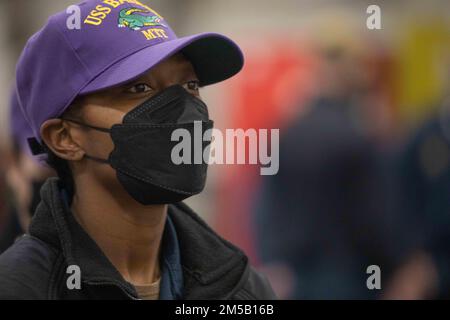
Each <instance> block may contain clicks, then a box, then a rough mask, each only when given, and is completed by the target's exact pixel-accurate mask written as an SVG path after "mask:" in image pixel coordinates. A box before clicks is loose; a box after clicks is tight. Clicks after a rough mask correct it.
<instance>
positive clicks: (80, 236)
mask: <svg viewBox="0 0 450 320" xmlns="http://www.w3.org/2000/svg"><path fill="white" fill-rule="evenodd" d="M41 199H42V201H41V203H40V204H39V206H38V208H37V210H36V213H35V216H34V217H33V221H32V223H31V225H30V234H31V235H32V236H35V237H37V238H39V239H41V240H43V241H45V242H46V243H48V244H49V245H51V246H53V247H55V248H57V249H59V250H61V251H62V253H63V256H64V258H65V261H66V263H67V265H77V266H79V267H80V269H81V270H82V278H83V282H85V283H87V284H90V285H115V286H117V287H119V288H120V289H122V291H123V292H124V293H125V294H126V295H127V296H128V297H130V298H135V297H136V296H137V294H136V292H135V290H134V287H133V286H132V285H131V284H129V283H128V282H127V281H125V280H124V279H123V277H122V276H121V274H120V273H119V272H118V271H117V270H116V268H115V267H114V266H113V265H112V263H111V262H110V261H109V260H108V258H107V257H106V256H105V255H104V254H103V252H102V251H101V250H100V248H99V247H98V246H97V244H96V243H95V242H94V241H93V240H92V239H91V238H90V236H89V235H88V234H87V233H86V232H85V231H84V230H83V228H82V227H81V226H80V225H79V224H78V223H77V221H76V220H75V218H74V217H73V215H72V214H71V212H70V210H69V209H68V208H67V206H66V205H65V202H64V201H63V199H62V195H61V189H60V186H59V180H58V179H57V178H50V179H48V181H47V182H46V183H45V184H44V186H43V187H42V189H41ZM168 214H169V217H170V218H171V221H172V222H173V227H174V229H175V230H176V235H177V238H178V242H179V249H180V253H181V265H182V269H183V270H182V272H183V280H184V289H183V291H184V292H183V298H184V299H226V298H229V297H230V296H231V295H232V294H233V293H234V292H235V291H236V290H238V289H239V287H238V284H239V286H240V285H241V284H242V283H243V277H244V276H245V275H246V272H245V271H246V270H247V269H248V261H247V257H246V256H245V255H244V253H243V252H242V251H240V250H239V249H238V248H236V247H235V246H233V245H232V244H230V243H229V242H227V241H226V240H224V239H222V238H221V237H219V236H218V235H217V234H216V233H215V232H214V231H213V230H211V229H210V228H209V227H208V226H207V225H206V223H204V222H203V221H202V220H201V219H200V218H199V217H198V215H197V214H195V213H194V212H193V211H192V210H191V209H190V208H189V207H188V206H186V205H185V204H183V203H178V204H175V205H170V206H169V211H168ZM166 263H170V261H167V262H166Z"/></svg>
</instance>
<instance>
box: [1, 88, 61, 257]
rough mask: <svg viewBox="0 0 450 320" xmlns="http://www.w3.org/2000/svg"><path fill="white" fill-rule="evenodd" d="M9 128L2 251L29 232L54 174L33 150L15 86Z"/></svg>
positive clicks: (29, 130)
mask: <svg viewBox="0 0 450 320" xmlns="http://www.w3.org/2000/svg"><path fill="white" fill-rule="evenodd" d="M10 128H11V132H10V141H11V147H10V155H11V156H10V158H9V161H8V164H7V167H6V174H5V176H6V186H7V191H5V193H6V194H7V195H8V196H7V199H6V201H5V203H6V207H7V209H6V212H7V214H6V219H5V221H6V222H5V223H4V224H3V228H2V231H1V232H0V239H1V240H0V252H3V251H4V250H6V249H7V248H8V247H9V246H10V245H11V244H12V243H13V242H14V241H15V239H16V238H17V237H18V236H20V235H21V234H23V233H26V232H27V230H28V226H29V224H30V221H31V218H32V217H33V214H34V211H35V209H36V207H37V205H38V204H39V202H40V189H41V186H42V185H43V184H44V182H45V180H46V179H47V178H48V177H49V176H51V175H52V174H53V172H52V171H51V170H50V169H49V168H48V167H46V166H44V165H43V164H41V163H39V161H38V160H37V159H36V158H34V157H33V156H32V154H31V151H30V149H29V147H28V141H27V138H29V137H31V136H32V132H31V129H30V127H29V125H28V123H27V122H26V120H25V118H24V117H23V114H22V110H21V109H20V106H19V102H18V101H17V98H16V94H15V90H13V92H12V93H11V99H10Z"/></svg>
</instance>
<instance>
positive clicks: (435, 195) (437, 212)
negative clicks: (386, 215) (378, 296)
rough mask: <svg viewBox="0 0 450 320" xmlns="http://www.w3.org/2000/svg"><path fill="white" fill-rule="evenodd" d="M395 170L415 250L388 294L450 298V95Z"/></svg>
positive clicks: (400, 206) (411, 141)
mask: <svg viewBox="0 0 450 320" xmlns="http://www.w3.org/2000/svg"><path fill="white" fill-rule="evenodd" d="M392 175H393V176H395V177H396V179H397V187H398V193H397V199H396V200H397V205H398V207H397V209H398V210H399V211H400V212H403V213H404V215H405V218H406V219H407V221H408V222H409V225H410V226H411V228H412V230H414V232H412V233H411V235H410V237H409V238H408V240H409V243H410V244H411V247H413V248H414V252H413V254H412V255H411V257H409V258H408V259H407V260H406V261H405V263H404V264H403V265H402V266H401V267H400V268H399V269H398V270H397V271H396V272H395V276H394V277H393V279H392V280H391V282H390V284H389V286H388V288H387V290H386V293H385V296H384V298H386V299H391V298H395V299H430V298H439V299H450V96H447V98H446V99H444V100H443V102H442V103H440V105H439V108H438V109H437V112H436V114H435V115H433V116H432V117H430V119H429V120H427V121H425V123H424V124H423V125H422V126H421V127H420V128H419V129H418V130H417V131H415V132H414V134H412V136H411V138H410V139H409V140H408V141H407V143H406V144H405V146H404V147H403V148H402V149H401V150H400V152H399V157H398V161H397V164H396V167H395V170H393V172H392Z"/></svg>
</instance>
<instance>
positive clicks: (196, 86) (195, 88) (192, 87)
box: [185, 81, 200, 92]
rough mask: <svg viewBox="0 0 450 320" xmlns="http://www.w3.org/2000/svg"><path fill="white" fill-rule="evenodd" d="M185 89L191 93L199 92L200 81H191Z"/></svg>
mask: <svg viewBox="0 0 450 320" xmlns="http://www.w3.org/2000/svg"><path fill="white" fill-rule="evenodd" d="M185 89H186V90H189V91H194V92H198V91H199V90H200V82H199V81H189V82H188V83H186V84H185Z"/></svg>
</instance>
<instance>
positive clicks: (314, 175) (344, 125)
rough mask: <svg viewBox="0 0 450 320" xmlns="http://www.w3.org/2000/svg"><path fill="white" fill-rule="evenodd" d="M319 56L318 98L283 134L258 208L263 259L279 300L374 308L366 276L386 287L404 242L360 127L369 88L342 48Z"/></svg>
mask: <svg viewBox="0 0 450 320" xmlns="http://www.w3.org/2000/svg"><path fill="white" fill-rule="evenodd" d="M321 56H322V58H323V59H322V60H323V62H322V64H321V65H322V67H321V71H320V74H319V84H320V91H319V94H318V95H317V97H316V98H315V99H313V102H312V104H311V107H310V110H309V112H307V113H306V114H304V115H302V116H301V117H300V118H299V119H298V120H297V121H296V122H295V123H293V125H292V126H291V127H290V128H289V129H287V130H286V131H285V132H282V137H281V141H280V171H279V174H278V175H276V176H273V177H267V178H264V183H263V186H262V190H261V194H260V196H259V198H258V199H257V202H256V203H257V205H256V210H255V211H256V229H257V237H258V244H259V254H260V259H261V260H262V262H263V264H264V265H265V266H266V270H265V271H266V273H267V274H269V275H272V279H271V280H272V283H273V285H274V288H275V290H277V289H278V294H279V296H280V297H282V298H293V299H367V298H375V297H376V292H375V291H376V290H375V291H371V290H368V288H367V286H366V280H367V277H368V275H367V273H366V269H367V267H368V266H370V265H372V264H376V265H378V266H380V268H381V270H382V271H383V277H388V276H389V274H390V272H391V270H392V269H393V268H394V265H396V264H397V263H398V260H400V259H401V255H400V254H399V253H400V252H401V251H402V249H401V243H402V242H401V241H397V239H395V240H394V229H395V226H396V224H395V223H393V220H395V219H392V217H389V215H388V211H387V210H388V203H387V201H386V198H387V197H386V194H387V192H388V191H387V189H386V188H385V186H386V184H387V181H386V179H385V174H384V172H385V171H384V169H383V166H382V163H381V161H380V159H379V156H378V153H377V149H376V148H375V144H374V143H373V142H372V141H371V139H370V138H369V137H370V135H371V132H368V130H367V128H368V127H369V126H366V125H365V123H367V122H368V119H367V118H365V114H364V111H365V108H364V105H363V104H364V103H366V100H367V99H366V98H367V96H366V95H367V93H368V92H367V88H368V86H369V84H370V83H368V81H369V80H370V79H369V78H367V75H366V74H364V72H363V70H365V69H363V66H362V65H361V61H360V59H359V57H358V56H357V55H355V54H354V53H353V52H352V51H351V50H348V48H345V47H341V46H332V47H328V48H326V49H325V50H323V52H322V53H321ZM369 121H370V119H369Z"/></svg>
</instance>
